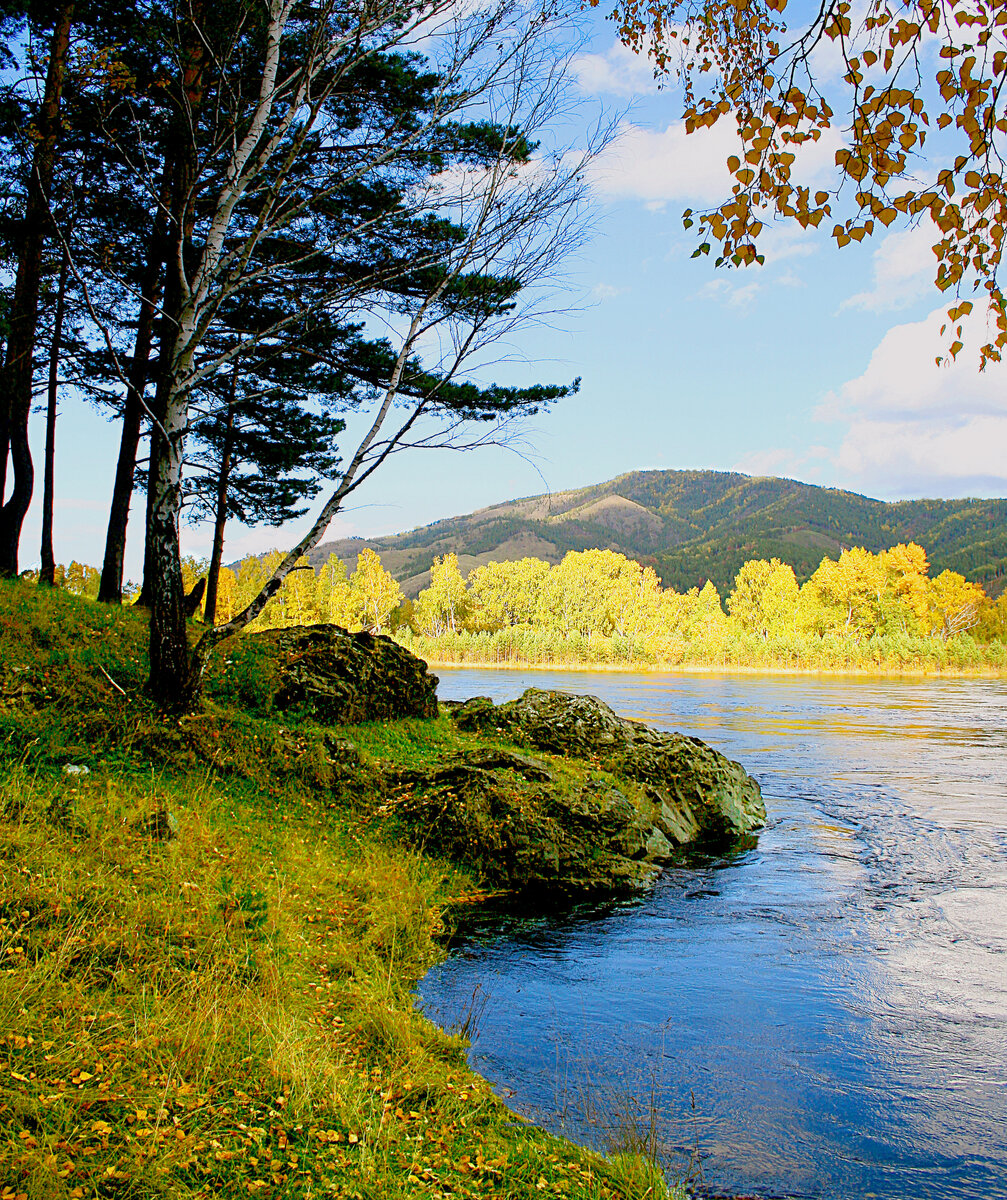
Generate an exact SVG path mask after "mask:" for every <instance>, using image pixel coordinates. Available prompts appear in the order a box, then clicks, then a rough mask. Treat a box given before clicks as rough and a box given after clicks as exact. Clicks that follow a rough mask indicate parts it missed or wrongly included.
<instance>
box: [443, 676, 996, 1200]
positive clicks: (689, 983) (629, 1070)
mask: <svg viewBox="0 0 1007 1200" xmlns="http://www.w3.org/2000/svg"><path fill="white" fill-rule="evenodd" d="M441 674H442V679H441V689H440V694H441V696H442V697H444V698H454V697H463V696H470V695H476V694H483V695H491V696H493V697H494V698H495V699H504V698H509V697H511V696H515V695H518V694H519V693H520V692H521V691H522V690H523V689H524V688H525V687H527V686H537V687H559V688H564V689H565V690H568V691H581V692H592V693H594V694H596V695H599V696H601V697H602V698H603V699H605V700H606V701H608V703H610V704H611V705H612V706H613V707H614V708H616V709H617V710H618V711H620V712H622V713H624V714H626V715H629V716H636V717H641V718H643V719H645V720H647V721H649V722H651V723H652V724H654V725H658V726H661V727H664V728H674V729H679V730H681V731H682V732H685V733H691V734H695V735H697V736H699V737H702V738H704V739H705V740H707V741H708V742H710V743H711V744H712V745H714V746H716V747H717V748H718V749H719V750H722V751H724V752H725V753H726V754H728V755H730V756H731V757H733V758H737V759H739V760H740V761H741V762H743V763H744V765H745V766H746V767H747V768H748V770H749V771H750V772H751V773H752V774H753V775H755V776H756V777H757V778H758V779H759V781H760V783H761V784H762V787H763V792H764V794H765V797H766V804H767V808H768V811H769V824H768V827H767V829H766V830H765V832H764V833H763V834H762V835H761V836H760V838H759V843H758V846H757V847H756V848H755V849H753V850H750V851H747V852H745V853H744V854H741V855H740V856H737V857H735V858H733V859H731V860H723V861H719V862H707V863H700V864H693V865H690V866H688V867H684V866H682V867H675V868H673V869H670V870H668V871H666V872H665V874H664V875H663V876H662V878H661V879H660V881H659V883H658V885H657V887H656V889H655V890H654V892H653V894H652V895H650V896H649V897H648V898H647V899H646V900H645V901H643V902H642V903H640V904H637V905H635V906H623V907H619V908H615V909H609V910H608V911H606V912H595V913H593V914H592V913H587V914H579V915H577V916H575V917H573V918H568V919H563V920H560V919H553V920H537V921H526V922H523V923H514V924H513V925H512V926H511V927H510V928H508V929H507V930H506V931H505V932H504V933H502V934H501V933H499V932H498V933H497V934H496V935H495V936H493V937H484V938H474V939H470V940H469V941H467V942H466V943H465V944H463V945H462V946H461V947H460V949H459V950H458V951H457V952H456V954H455V955H454V956H452V957H451V958H450V959H449V960H448V961H447V962H445V963H444V964H442V965H441V966H440V967H438V968H436V969H435V970H434V971H432V972H431V973H430V974H429V975H428V976H427V977H426V979H425V980H424V981H423V983H422V985H421V987H420V993H421V996H422V1000H423V1003H424V1006H425V1008H426V1011H427V1012H428V1013H429V1014H430V1015H431V1016H432V1017H433V1018H434V1019H436V1020H440V1021H441V1022H443V1023H444V1024H447V1025H451V1024H454V1023H457V1022H458V1021H459V1020H460V1019H461V1018H462V1016H463V1015H464V1013H465V1012H466V1011H467V1010H468V1009H469V1007H470V1006H471V1002H472V995H473V991H474V989H475V988H476V987H477V986H478V987H479V988H480V989H481V993H482V994H484V995H485V996H488V1002H487V1004H486V1008H485V1010H484V1012H483V1013H482V1017H481V1020H480V1021H479V1024H478V1034H477V1037H476V1039H475V1041H474V1044H473V1049H472V1054H471V1059H472V1062H473V1065H474V1066H475V1067H476V1068H477V1069H478V1070H479V1071H481V1072H482V1073H483V1074H485V1075H486V1076H487V1077H488V1078H489V1079H491V1080H492V1081H493V1082H494V1084H496V1085H497V1086H498V1088H500V1089H501V1090H504V1089H508V1090H509V1092H512V1093H513V1094H512V1095H510V1102H511V1103H512V1105H514V1106H515V1107H516V1108H518V1109H520V1110H521V1111H523V1112H525V1113H527V1114H528V1115H530V1116H532V1117H533V1118H534V1119H535V1120H537V1121H540V1122H541V1123H543V1124H545V1125H547V1126H549V1127H550V1128H553V1129H557V1130H562V1131H564V1132H566V1133H567V1134H569V1135H571V1136H574V1137H577V1138H579V1139H582V1140H585V1141H594V1142H602V1143H603V1142H604V1134H603V1132H601V1131H600V1130H599V1123H598V1120H597V1119H596V1118H597V1114H598V1111H599V1110H602V1111H603V1113H607V1116H606V1117H604V1119H603V1122H602V1123H604V1121H607V1122H608V1123H609V1124H610V1125H618V1124H619V1122H620V1120H621V1119H624V1118H625V1114H626V1113H629V1112H632V1111H633V1110H634V1108H635V1110H636V1111H637V1112H639V1111H641V1110H642V1111H644V1112H646V1113H647V1114H648V1115H647V1117H646V1119H647V1120H649V1112H650V1110H651V1108H653V1111H654V1114H655V1116H656V1120H657V1123H658V1129H659V1133H660V1136H661V1139H662V1144H663V1145H664V1147H665V1148H666V1150H667V1152H668V1157H669V1159H670V1160H674V1159H676V1158H677V1166H678V1168H679V1169H682V1168H683V1167H684V1166H687V1164H688V1162H689V1160H690V1158H691V1159H692V1160H693V1162H694V1163H695V1162H697V1161H698V1163H699V1165H700V1167H701V1170H702V1177H703V1180H705V1186H706V1187H707V1188H708V1189H709V1190H710V1191H711V1192H714V1193H715V1192H728V1191H735V1192H741V1191H745V1192H758V1193H759V1194H761V1195H764V1196H783V1195H786V1196H815V1197H823V1198H833V1200H839V1198H841V1197H842V1198H846V1197H851V1196H857V1197H860V1196H867V1195H874V1196H881V1197H891V1198H893V1200H895V1198H898V1200H907V1198H908V1197H913V1198H914V1200H943V1198H945V1197H961V1198H964V1197H969V1198H971V1197H989V1198H996V1197H999V1198H1007V832H1005V826H1007V754H1005V750H1007V685H1005V684H1004V683H1002V682H1000V681H985V680H983V681H977V680H955V681H927V682H918V681H902V680H891V681H888V680H886V681H881V682H877V681H871V682H866V681H863V680H860V679H834V678H833V679H827V680H818V679H811V678H799V679H797V678H787V677H779V676H774V677H758V676H755V677H741V678H739V677H733V678H718V677H715V676H687V675H675V676H661V675H607V674H606V675H603V674H590V673H561V672H555V673H547V672H529V673H528V674H527V675H524V674H520V673H517V672H499V673H493V672H486V671H468V670H452V671H443V672H442V673H441ZM673 1165H674V1164H673Z"/></svg>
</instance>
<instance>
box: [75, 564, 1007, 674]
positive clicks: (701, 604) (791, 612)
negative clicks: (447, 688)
mask: <svg viewBox="0 0 1007 1200" xmlns="http://www.w3.org/2000/svg"><path fill="white" fill-rule="evenodd" d="M279 557H280V552H279V551H273V552H272V553H271V554H266V555H262V556H260V557H255V556H251V557H249V558H246V559H244V560H243V561H242V562H241V563H240V564H238V566H237V569H236V570H235V569H233V568H231V567H223V568H221V570H220V573H219V579H218V587H217V599H216V617H217V619H218V620H223V621H226V620H227V619H228V614H229V613H230V612H232V611H240V610H241V608H242V607H243V606H244V605H246V604H247V603H248V599H249V597H251V596H254V595H256V594H257V593H258V591H259V590H260V589H261V587H262V585H263V582H264V581H265V580H267V579H268V578H269V577H270V575H271V574H272V572H273V570H274V569H275V566H276V561H278V560H279ZM208 565H209V564H208V563H207V562H206V561H205V560H199V559H193V558H187V559H185V560H183V576H184V580H185V585H186V589H187V591H191V589H192V588H194V587H195V586H197V584H198V583H199V580H200V579H201V578H204V577H205V575H206V573H207V569H208ZM929 571H930V568H929V563H928V561H927V555H926V552H925V550H924V549H923V548H922V547H921V546H918V545H916V544H915V543H908V544H900V545H897V546H893V547H891V548H890V549H888V550H883V551H880V552H878V553H873V552H871V551H869V550H866V549H864V548H860V547H856V548H851V549H848V550H844V551H842V552H841V554H840V555H839V558H838V559H830V558H828V557H825V558H823V559H822V562H821V564H820V565H819V567H818V569H817V570H816V571H815V572H814V573H813V574H812V575H811V577H810V578H809V579H807V580H806V581H805V582H804V583H803V584H800V583H798V580H797V578H796V576H795V574H794V571H793V568H792V567H791V566H789V565H788V564H787V563H783V562H781V561H780V560H779V559H775V558H774V559H770V560H765V559H751V560H749V561H748V562H746V563H745V564H744V565H743V566H742V568H741V570H740V571H739V572H738V573H737V576H736V577H735V581H734V586H733V588H732V590H731V591H730V593H729V594H728V595H727V596H726V597H723V598H722V597H721V595H720V593H719V592H718V591H717V589H716V588H715V587H714V585H713V584H712V583H710V582H707V583H706V584H704V586H703V587H702V588H700V587H693V588H691V589H689V590H688V591H686V592H678V591H675V590H674V589H673V588H664V587H662V586H661V581H660V579H659V578H658V576H657V574H656V572H655V571H654V570H653V568H651V567H649V566H644V565H643V564H641V563H639V562H637V561H636V560H634V559H631V558H627V557H626V556H625V555H622V554H619V553H617V552H616V551H612V550H602V549H594V550H584V551H570V552H569V553H568V554H567V555H565V557H564V558H563V559H562V561H561V562H560V563H558V564H556V565H551V564H549V563H548V562H545V561H544V560H542V559H537V558H531V557H528V558H523V559H520V560H516V561H504V562H491V563H487V564H486V565H484V566H479V567H475V568H474V569H473V570H471V571H470V572H469V573H468V575H467V577H466V576H465V575H464V574H463V573H462V571H461V570H460V568H459V565H458V558H457V555H455V554H450V553H449V554H445V555H443V556H442V557H439V558H435V560H434V563H433V567H432V570H431V580H430V585H429V586H428V587H426V588H424V589H423V590H421V591H420V593H419V595H418V596H417V597H416V599H415V600H408V599H406V598H405V597H404V595H403V593H402V590H401V588H400V586H399V584H398V583H397V582H396V580H395V579H394V578H393V577H392V575H391V573H390V572H389V571H387V570H386V569H385V568H384V566H383V565H382V563H381V559H380V556H379V555H378V554H376V553H375V552H374V551H373V550H370V549H364V550H363V551H361V553H360V554H359V555H358V557H357V565H356V568H355V570H353V571H352V572H348V571H347V568H346V565H345V563H344V562H343V561H342V560H340V559H339V558H337V557H336V556H335V555H331V556H330V557H329V560H328V562H326V563H325V564H324V565H323V566H322V567H321V568H320V569H319V570H317V571H316V570H315V569H314V568H313V567H312V566H311V565H310V564H309V563H308V561H307V559H304V560H302V561H301V562H300V563H299V564H298V567H297V569H295V570H294V571H292V572H291V573H290V574H289V575H288V577H287V579H286V580H285V582H284V585H283V587H282V588H281V589H280V590H279V591H278V592H277V594H276V595H275V596H274V597H273V598H272V599H271V600H270V601H269V603H268V604H267V605H266V607H265V609H264V610H263V612H262V613H261V614H260V615H259V616H258V617H257V618H256V620H255V621H254V622H253V623H252V624H251V625H250V627H249V629H250V631H254V630H257V629H271V628H282V627H288V626H293V625H312V624H335V625H340V626H342V627H344V628H347V629H349V630H351V631H359V630H367V631H368V632H371V633H390V634H392V635H393V636H394V637H396V638H397V639H398V640H399V641H400V642H402V643H403V644H404V645H406V646H407V647H409V648H410V649H411V650H413V651H414V652H415V653H417V654H419V655H420V656H421V657H423V658H426V659H428V660H430V661H435V662H439V663H445V664H447V663H480V664H486V665H497V664H499V665H522V664H526V665H535V666H548V665H556V666H562V665H569V666H578V665H590V664H597V665H621V666H629V665H639V666H649V667H655V666H657V667H673V666H677V665H684V666H688V665H695V666H717V665H721V666H741V667H744V666H758V667H782V668H789V669H794V668H796V669H825V670H828V669H840V670H841V669H847V668H853V669H877V670H899V669H953V670H965V671H969V670H978V671H991V670H992V671H999V670H1002V669H1003V668H1004V666H1005V664H1007V592H1005V593H1004V594H1002V595H1001V596H1000V597H999V598H997V599H993V598H991V597H989V596H987V595H986V593H985V592H984V590H983V588H982V587H981V586H980V585H978V584H976V583H973V582H970V581H969V580H967V579H966V578H965V577H964V576H962V575H961V574H959V573H958V572H956V571H950V570H945V571H942V572H940V573H939V574H938V575H936V576H934V577H931V576H930V573H929ZM57 575H58V579H59V580H60V581H61V582H62V584H63V586H66V587H67V588H69V590H71V591H75V592H76V593H77V594H80V595H85V596H86V595H91V596H95V595H97V587H98V572H97V571H95V570H94V569H93V568H89V567H85V566H82V565H81V564H78V563H74V564H71V567H70V568H69V569H66V570H63V569H60V571H59V572H58V573H57ZM195 619H196V620H200V619H201V613H197V614H196V618H195Z"/></svg>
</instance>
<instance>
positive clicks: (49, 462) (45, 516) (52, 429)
mask: <svg viewBox="0 0 1007 1200" xmlns="http://www.w3.org/2000/svg"><path fill="white" fill-rule="evenodd" d="M69 270H70V255H69V254H68V253H67V249H66V247H65V246H64V247H63V256H62V258H61V259H60V264H59V287H58V290H57V292H56V316H55V319H54V321H53V329H52V347H51V349H50V351H49V395H48V399H47V404H46V412H45V482H44V484H43V487H42V564H41V569H40V570H39V576H38V578H39V583H47V584H48V585H49V587H54V586H55V584H56V558H55V555H54V554H53V549H52V512H53V487H54V475H55V470H54V468H55V465H56V393H57V389H58V382H59V354H60V348H61V345H60V344H61V342H62V340H63V312H64V309H65V307H66V277H67V274H68V272H69Z"/></svg>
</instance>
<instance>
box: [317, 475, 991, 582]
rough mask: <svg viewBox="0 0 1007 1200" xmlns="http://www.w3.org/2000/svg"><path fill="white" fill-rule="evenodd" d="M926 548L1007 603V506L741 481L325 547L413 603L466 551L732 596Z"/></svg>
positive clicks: (512, 511)
mask: <svg viewBox="0 0 1007 1200" xmlns="http://www.w3.org/2000/svg"><path fill="white" fill-rule="evenodd" d="M908 541H915V542H918V543H919V544H920V545H921V546H923V548H924V549H925V550H926V551H927V555H928V557H929V558H930V561H931V569H932V574H937V573H939V572H940V571H942V570H944V569H951V570H955V571H959V572H961V574H963V575H965V576H966V577H967V578H968V579H970V580H974V581H975V582H977V583H981V584H982V585H983V587H985V588H986V590H987V592H988V593H989V594H990V595H993V596H995V595H998V594H999V593H1000V591H1002V590H1003V588H1004V585H1005V583H1007V499H1005V498H969V499H962V500H929V499H923V500H899V501H892V502H889V501H884V500H875V499H872V498H871V497H869V496H863V495H860V494H859V493H857V492H849V491H845V490H844V489H841V488H824V487H820V486H818V485H816V484H809V483H802V482H800V481H799V480H793V479H785V478H780V477H776V476H750V475H743V474H741V473H739V472H734V471H670V470H653V471H629V472H626V473H625V474H623V475H618V476H616V477H615V478H614V479H609V480H606V481H605V482H603V483H599V484H592V485H589V486H587V487H583V488H572V489H567V490H565V491H561V492H551V493H543V494H542V495H538V496H525V497H520V498H518V499H515V500H507V501H503V502H501V503H498V504H493V505H489V506H487V507H485V508H481V509H477V510H475V511H474V512H471V513H467V514H464V515H461V516H456V517H446V518H443V519H442V520H439V521H434V522H432V523H430V524H428V525H424V526H420V527H418V528H416V529H411V530H407V531H405V532H402V533H397V534H390V535H386V536H383V537H376V538H342V539H339V540H336V541H330V542H324V543H322V544H321V545H319V546H317V547H316V548H315V550H314V551H313V552H312V553H311V554H310V555H309V559H310V561H311V563H312V565H313V566H315V567H318V566H321V565H322V564H323V563H324V562H326V561H327V560H328V557H329V555H330V554H336V555H337V557H339V558H341V559H342V560H343V561H344V562H346V564H347V566H348V568H349V569H351V570H352V568H353V567H354V565H355V563H356V555H357V554H358V553H359V552H360V550H362V549H364V548H365V547H367V548H370V549H373V550H375V551H376V552H377V553H379V554H380V555H381V559H382V562H383V563H384V565H385V567H386V568H387V569H388V570H389V571H391V573H392V574H393V575H394V576H395V578H396V579H397V580H398V581H399V584H400V586H401V587H402V589H403V591H404V592H405V593H406V595H407V596H415V595H416V593H417V592H418V591H419V590H420V589H421V588H423V587H425V586H426V584H427V583H428V582H429V573H430V566H431V564H432V562H433V559H434V556H435V555H444V554H447V553H452V552H453V553H455V554H457V555H458V561H459V566H460V568H461V570H462V572H463V573H467V572H468V571H470V570H472V568H473V567H476V566H480V565H482V564H483V563H486V562H490V561H494V560H496V561H500V560H502V559H514V558H523V557H525V556H526V555H532V556H534V557H536V558H543V559H545V560H546V561H548V562H552V563H556V562H559V560H560V559H561V558H562V557H563V555H564V554H565V553H566V552H567V551H569V550H585V549H590V548H594V547H600V548H603V549H612V550H617V551H619V552H620V553H622V554H625V555H626V556H627V557H629V558H635V559H638V560H639V561H641V562H644V563H646V564H647V565H649V566H653V567H654V568H655V570H656V571H657V573H658V574H659V575H660V576H661V578H662V580H663V582H664V585H665V586H666V587H674V588H675V589H676V590H678V591H685V590H686V589H688V588H690V587H700V586H702V585H703V584H704V583H705V582H706V581H707V580H712V582H713V583H714V585H715V586H716V587H717V589H718V591H720V593H721V595H722V596H723V595H725V594H726V593H727V592H729V591H730V589H731V586H732V585H733V580H734V576H735V575H736V574H737V572H738V570H739V569H740V567H741V565H742V563H744V562H745V561H746V560H747V559H750V558H779V559H782V560H783V561H784V562H789V563H790V564H791V566H792V567H793V568H794V571H795V573H796V574H797V576H798V579H799V580H803V579H806V578H807V577H808V576H809V575H810V574H811V573H812V572H813V571H814V570H815V569H816V568H817V566H818V564H819V563H820V562H821V560H822V558H823V557H824V556H825V555H828V556H829V557H832V558H836V557H838V555H839V553H840V551H841V550H843V549H845V548H847V547H849V546H865V547H866V548H867V549H868V550H872V551H874V552H877V551H879V550H884V549H887V548H888V547H890V546H892V545H895V544H897V543H899V542H908Z"/></svg>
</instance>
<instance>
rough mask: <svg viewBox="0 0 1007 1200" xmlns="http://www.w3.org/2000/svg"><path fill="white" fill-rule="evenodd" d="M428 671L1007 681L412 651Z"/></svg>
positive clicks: (922, 673)
mask: <svg viewBox="0 0 1007 1200" xmlns="http://www.w3.org/2000/svg"><path fill="white" fill-rule="evenodd" d="M412 653H413V654H416V655H417V657H418V658H422V659H423V661H424V662H425V663H426V664H427V666H428V667H429V668H430V669H431V670H437V671H441V670H466V669H469V670H474V671H567V672H571V673H574V672H582V673H585V674H587V673H595V674H625V675H794V676H801V677H807V676H814V675H817V676H826V677H830V678H832V677H835V678H843V677H846V678H856V679H894V678H907V679H917V680H918V679H1003V680H1007V668H1001V669H997V668H995V667H975V668H972V669H967V668H963V667H929V668H924V667H892V668H888V667H790V666H786V667H784V666H777V665H766V666H761V665H758V666H757V665H749V664H740V663H730V664H723V665H722V664H719V663H718V664H716V665H712V664H708V663H611V662H600V663H583V662H578V663H566V662H556V663H532V662H514V661H513V660H510V661H506V662H501V661H490V660H486V659H467V660H465V661H464V662H458V661H452V660H449V659H438V658H427V657H426V656H425V655H423V654H419V653H418V652H417V651H416V650H415V649H413V650H412Z"/></svg>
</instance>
